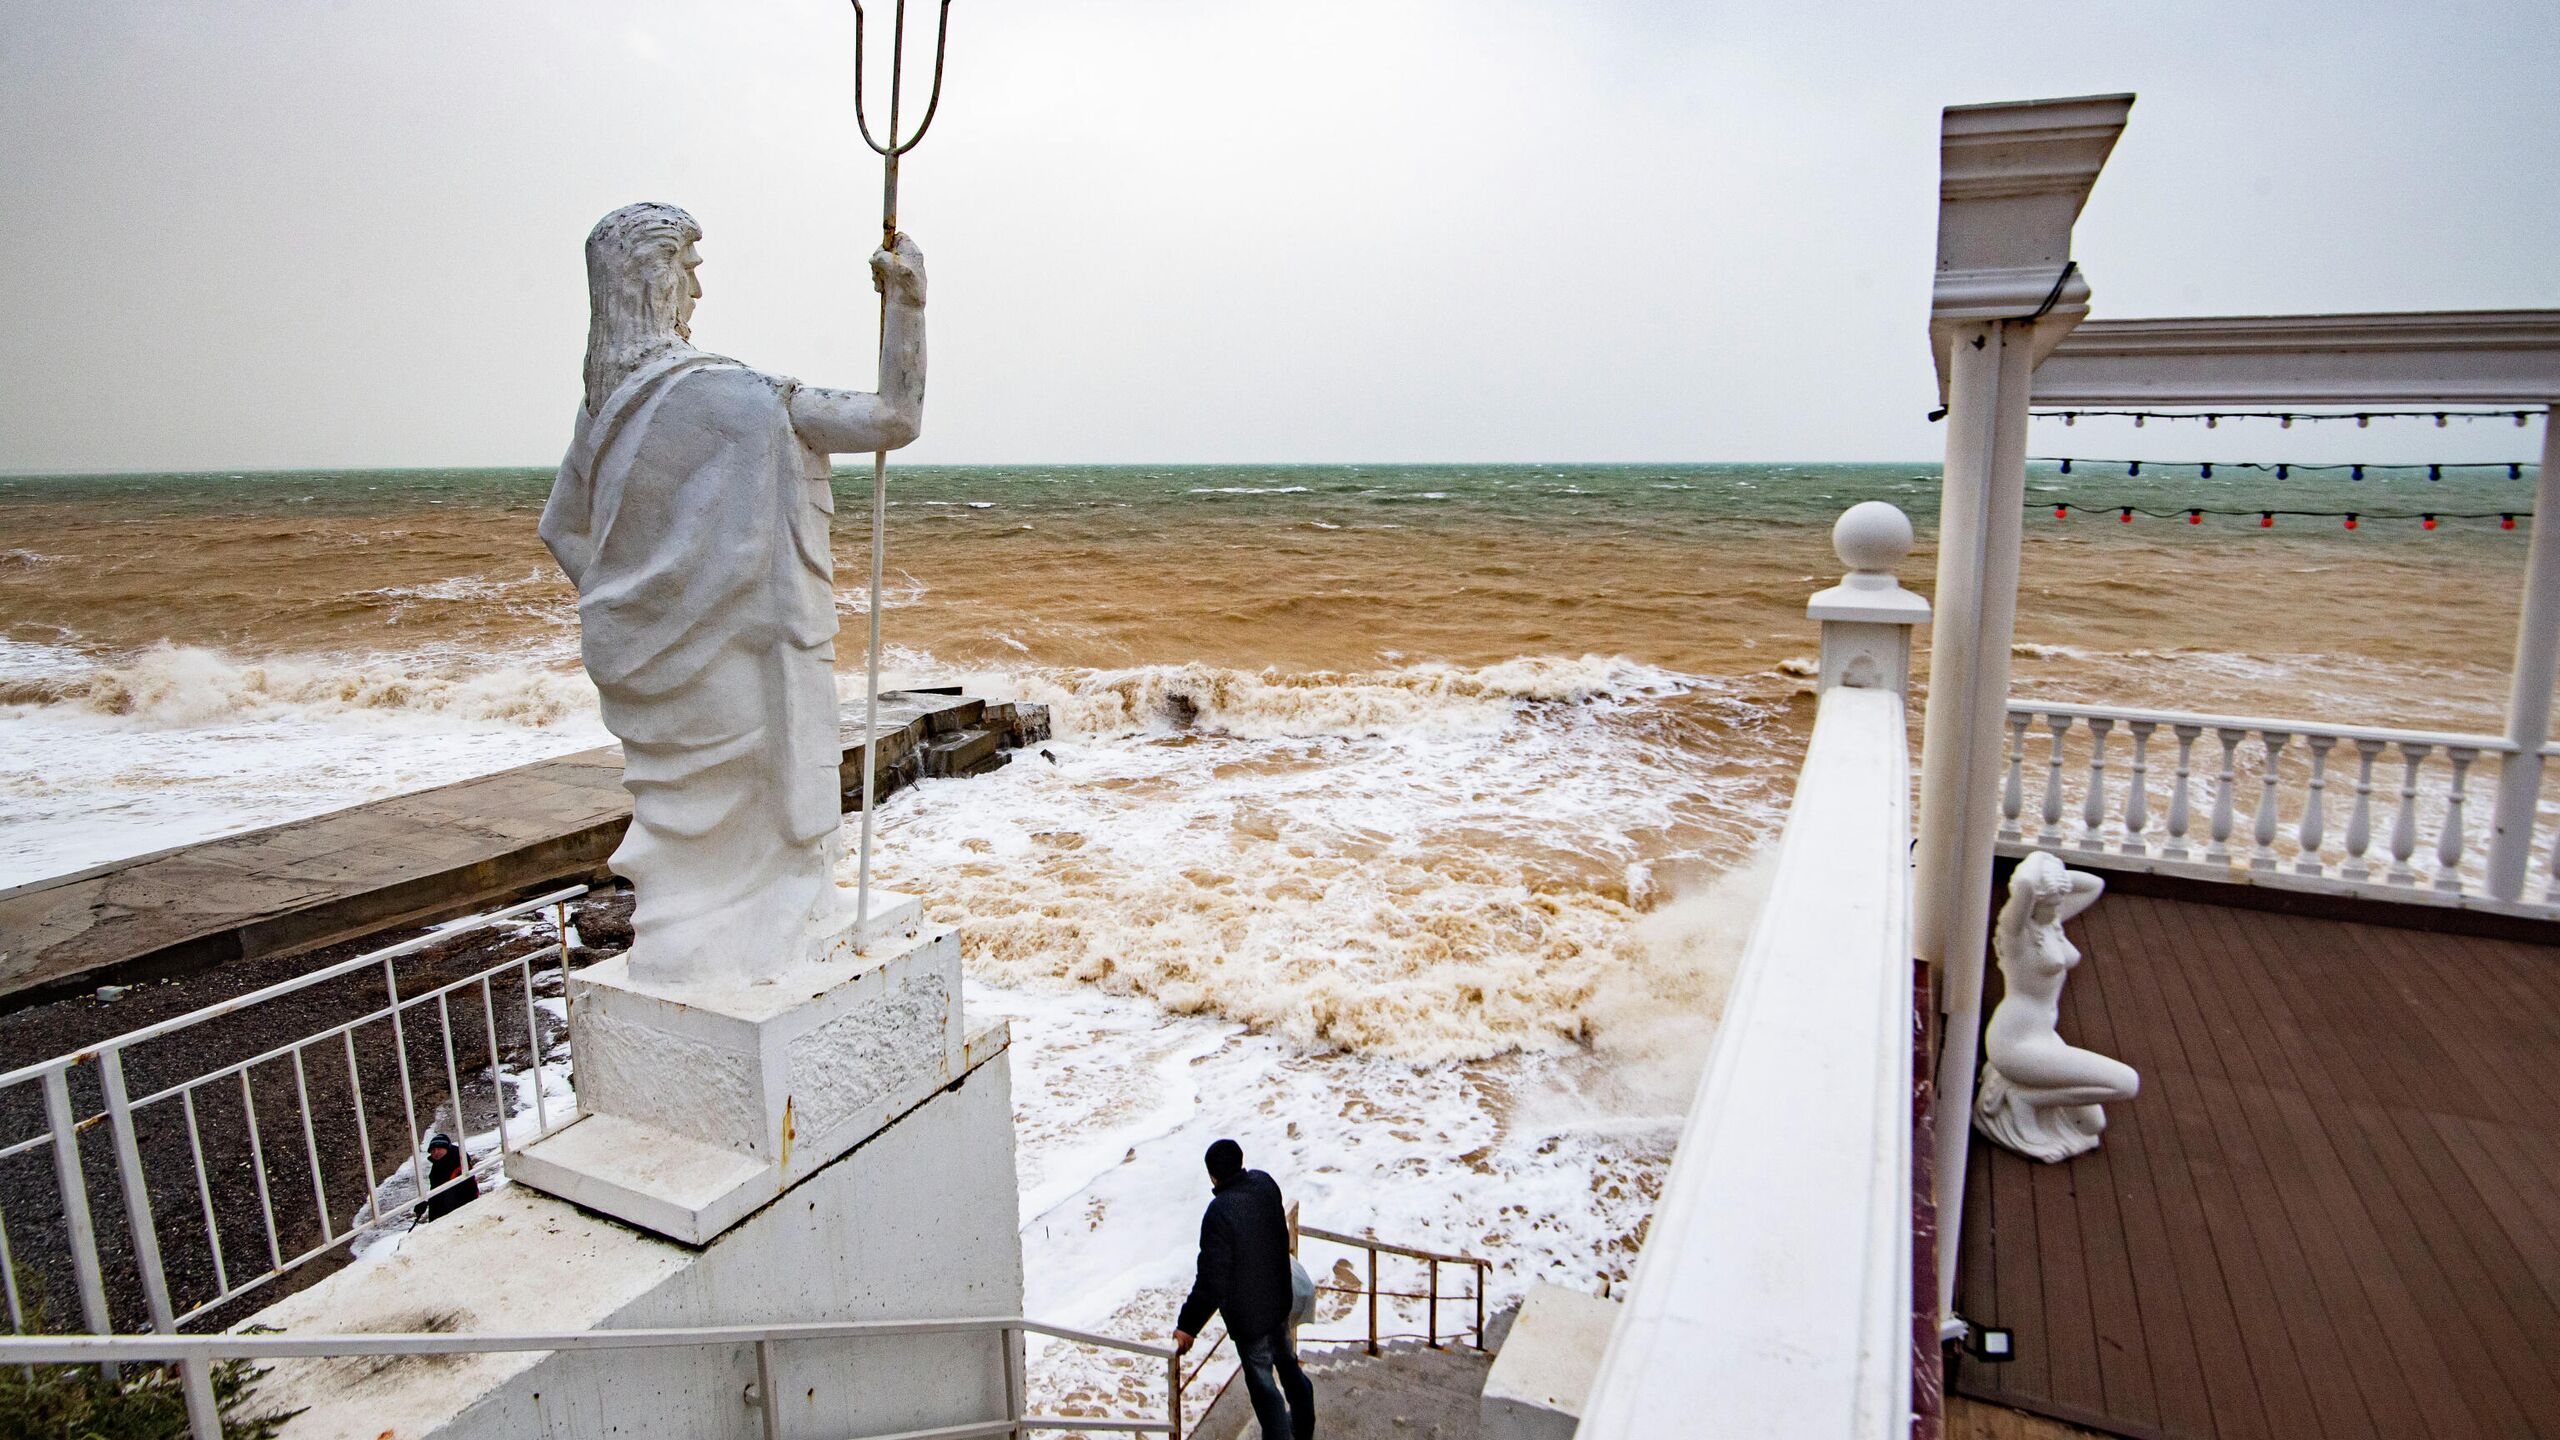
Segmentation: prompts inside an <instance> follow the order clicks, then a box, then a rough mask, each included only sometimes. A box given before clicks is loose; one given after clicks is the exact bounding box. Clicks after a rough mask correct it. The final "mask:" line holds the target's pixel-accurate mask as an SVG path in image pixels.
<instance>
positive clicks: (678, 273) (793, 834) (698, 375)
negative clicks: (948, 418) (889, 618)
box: [542, 204, 925, 985]
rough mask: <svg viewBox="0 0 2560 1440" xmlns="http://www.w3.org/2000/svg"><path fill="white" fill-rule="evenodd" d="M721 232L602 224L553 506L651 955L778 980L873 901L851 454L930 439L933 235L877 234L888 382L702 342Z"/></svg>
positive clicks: (668, 973)
mask: <svg viewBox="0 0 2560 1440" xmlns="http://www.w3.org/2000/svg"><path fill="white" fill-rule="evenodd" d="M701 236H702V231H701V228H700V227H699V226H697V225H696V224H695V223H694V220H693V217H692V216H690V215H687V214H686V213H685V212H683V211H682V210H679V209H677V208H675V207H674V206H672V205H654V204H650V205H627V206H624V207H623V208H622V209H619V210H616V211H614V212H613V213H612V214H610V215H607V216H606V217H604V219H602V220H600V221H598V222H597V223H596V228H595V230H594V231H593V232H592V233H591V234H589V235H588V236H587V293H588V300H589V304H590V306H591V307H592V308H591V312H590V315H591V318H590V320H589V322H588V327H587V365H586V397H585V404H584V406H583V407H582V408H581V410H580V411H579V413H578V418H577V428H576V431H575V434H574V436H573V438H572V439H571V441H570V443H569V453H568V457H567V458H566V459H564V460H562V461H561V462H560V474H559V478H558V479H557V480H556V481H554V482H553V484H552V487H551V501H550V504H549V505H547V506H546V507H544V509H543V512H542V541H543V543H544V544H545V545H547V546H549V547H550V548H551V553H552V555H553V556H554V557H555V558H557V559H558V560H559V562H560V568H561V569H562V570H564V571H566V572H568V576H569V579H570V581H571V583H573V584H575V585H576V586H577V587H578V620H579V625H580V648H581V651H582V653H583V655H584V657H585V660H586V667H587V674H588V675H589V676H591V677H593V678H594V680H595V685H596V691H597V693H598V695H599V696H601V697H602V701H603V710H604V723H605V726H606V728H608V729H610V730H611V731H612V732H613V733H614V735H615V737H616V738H618V739H620V740H621V741H622V751H623V771H622V775H623V785H624V787H625V788H627V789H628V790H630V792H631V801H632V815H631V828H630V830H629V832H628V833H626V834H625V835H624V837H623V840H622V844H621V846H620V847H619V848H617V849H616V850H615V851H614V852H613V859H612V865H613V868H614V870H615V871H616V872H617V873H619V874H621V875H622V876H623V877H624V878H626V879H628V880H630V882H631V884H632V888H633V891H634V893H635V897H636V902H637V908H636V909H635V911H634V912H633V915H632V926H633V931H634V936H633V943H632V946H631V952H630V968H631V977H632V978H633V979H634V980H637V981H641V982H643V983H649V984H660V985H702V984H721V983H733V982H739V981H757V980H769V979H772V978H773V977H775V976H776V975H778V974H779V973H781V972H782V971H783V970H785V969H788V968H789V967H790V966H792V965H793V964H795V963H797V962H798V961H799V960H801V959H802V958H803V957H804V956H805V955H807V954H809V953H810V951H811V949H812V946H813V943H814V942H815V941H817V940H820V939H822V938H824V937H827V936H830V935H833V934H834V933H835V932H837V931H840V930H842V929H844V928H846V927H847V926H848V925H850V924H851V923H852V920H853V916H852V908H853V907H852V906H851V905H850V904H849V903H846V902H845V901H844V900H841V899H839V895H838V891H837V888H836V885H835V879H834V874H833V871H834V865H835V860H836V857H837V854H838V849H839V847H838V843H837V838H836V837H837V827H838V822H839V821H840V819H841V818H842V795H843V789H842V786H841V785H840V783H839V780H838V767H839V763H840V761H841V759H842V750H841V747H840V744H839V738H838V732H837V719H836V692H835V635H836V603H835V579H834V566H833V564H832V561H831V558H830V555H829V552H828V548H827V522H828V516H829V515H830V514H831V513H832V512H833V510H834V508H835V504H834V498H833V492H832V491H831V490H830V488H829V480H830V474H831V465H830V460H829V457H830V456H832V455H836V454H843V453H849V452H858V451H865V450H889V449H895V448H897V447H899V446H902V445H906V444H908V443H909V442H911V441H913V440H914V439H915V438H916V433H917V430H918V428H919V426H920V424H921V423H922V415H923V409H924V289H925V282H924V256H923V254H922V253H921V252H920V251H918V250H917V249H916V247H915V244H914V242H912V241H910V240H908V239H907V238H906V237H905V236H903V235H902V236H899V237H898V238H897V240H896V242H895V245H894V247H893V248H891V249H886V250H881V251H878V252H876V253H875V254H873V255H872V257H871V273H872V282H873V284H874V285H875V286H876V287H877V288H878V289H879V291H880V292H881V296H882V301H883V312H884V313H883V323H882V326H881V338H880V393H879V394H877V395H868V394H863V393H860V392H857V391H847V390H824V389H820V388H818V387H816V386H814V385H803V384H800V383H799V382H798V381H796V380H789V379H785V378H783V377H781V376H777V375H767V374H764V373H762V372H760V371H756V370H751V369H749V368H747V367H746V366H744V365H741V364H739V363H738V362H736V361H734V360H729V359H724V358H722V357H721V356H718V355H708V354H705V353H703V352H702V351H700V350H696V349H695V348H693V344H692V331H691V328H690V322H691V320H692V318H693V307H694V302H695V301H696V300H697V299H699V298H700V297H701V295H702V286H701V283H700V282H699V281H698V280H697V279H696V278H695V274H694V271H695V268H696V267H697V266H699V265H700V264H701V256H700V255H699V254H698V253H697V252H696V250H695V242H696V241H698V240H700V239H701ZM867 603H873V604H876V603H878V597H876V596H874V597H868V600H867Z"/></svg>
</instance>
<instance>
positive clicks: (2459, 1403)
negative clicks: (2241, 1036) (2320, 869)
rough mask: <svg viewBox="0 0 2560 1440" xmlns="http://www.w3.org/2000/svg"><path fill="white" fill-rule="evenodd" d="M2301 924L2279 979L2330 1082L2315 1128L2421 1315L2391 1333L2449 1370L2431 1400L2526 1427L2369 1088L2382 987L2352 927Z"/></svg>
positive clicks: (2490, 1428)
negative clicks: (2408, 1329)
mask: <svg viewBox="0 0 2560 1440" xmlns="http://www.w3.org/2000/svg"><path fill="white" fill-rule="evenodd" d="M2285 923H2287V924H2288V925H2291V926H2294V927H2306V926H2307V927H2309V929H2308V930H2307V931H2302V932H2301V933H2300V934H2299V938H2297V940H2296V941H2295V942H2294V944H2295V945H2296V946H2297V947H2300V948H2304V949H2309V950H2312V951H2314V952H2315V954H2316V957H2317V958H2316V959H2305V960H2300V961H2297V962H2296V963H2295V965H2294V967H2293V969H2292V971H2291V972H2290V973H2289V974H2285V975H2283V979H2284V980H2285V981H2287V982H2289V983H2288V984H2287V986H2286V993H2287V994H2288V995H2290V996H2291V997H2292V999H2293V1003H2294V1005H2295V1007H2296V1009H2297V1013H2299V1014H2300V1015H2301V1016H2302V1017H2303V1025H2304V1028H2305V1029H2306V1031H2307V1032H2309V1033H2311V1034H2313V1035H2316V1036H2318V1037H2319V1044H2318V1046H2317V1047H2316V1050H2315V1053H2316V1054H2318V1055H2319V1056H2320V1057H2321V1064H2320V1073H2321V1074H2322V1075H2323V1076H2325V1077H2326V1078H2327V1080H2328V1082H2329V1087H2330V1094H2329V1095H2328V1096H2326V1097H2323V1100H2322V1116H2323V1124H2324V1128H2325V1129H2326V1130H2327V1131H2328V1133H2329V1135H2330V1137H2331V1140H2332V1142H2333V1143H2334V1144H2335V1145H2336V1147H2337V1151H2338V1154H2339V1157H2340V1159H2341V1161H2342V1162H2343V1163H2344V1164H2345V1166H2346V1168H2347V1171H2348V1173H2349V1175H2350V1176H2351V1177H2352V1183H2353V1184H2354V1186H2355V1188H2356V1190H2357V1192H2358V1193H2359V1194H2360V1195H2361V1196H2362V1197H2363V1198H2364V1201H2365V1205H2366V1207H2367V1210H2368V1212H2369V1213H2370V1214H2371V1216H2372V1218H2373V1225H2374V1231H2375V1236H2376V1239H2377V1242H2378V1243H2379V1245H2380V1246H2381V1250H2382V1253H2383V1254H2384V1255H2385V1256H2387V1257H2388V1258H2389V1261H2390V1263H2391V1265H2392V1266H2393V1268H2394V1269H2395V1270H2396V1272H2397V1274H2398V1277H2399V1280H2400V1283H2401V1284H2402V1285H2403V1286H2404V1287H2405V1288H2406V1290H2407V1292H2408V1294H2409V1296H2410V1298H2411V1300H2412V1301H2413V1302H2414V1303H2415V1304H2416V1305H2417V1307H2418V1309H2419V1310H2420V1312H2421V1313H2422V1314H2423V1315H2424V1317H2425V1319H2424V1323H2423V1325H2422V1327H2421V1328H2420V1329H2419V1330H2418V1331H2416V1332H2415V1333H2414V1334H2411V1335H2408V1336H2402V1337H2395V1338H2400V1339H2405V1340H2407V1341H2408V1342H2409V1343H2410V1344H2412V1345H2424V1346H2426V1347H2428V1348H2430V1349H2432V1350H2433V1351H2434V1353H2435V1355H2436V1356H2437V1357H2438V1358H2439V1359H2441V1360H2442V1362H2443V1363H2444V1365H2445V1368H2446V1369H2447V1370H2448V1371H2449V1372H2450V1373H2451V1379H2452V1385H2451V1391H2450V1393H2449V1394H2448V1393H2443V1392H2434V1393H2428V1392H2421V1397H2420V1398H2421V1399H2422V1401H2424V1402H2425V1403H2426V1404H2428V1405H2429V1407H2430V1408H2431V1409H2447V1410H2450V1409H2465V1410H2468V1411H2469V1413H2470V1414H2471V1415H2472V1416H2473V1417H2474V1418H2475V1419H2476V1420H2477V1422H2478V1424H2479V1426H2480V1428H2481V1429H2483V1430H2485V1431H2487V1432H2488V1433H2491V1434H2500V1435H2507V1434H2520V1433H2527V1421H2526V1417H2525V1413H2524V1411H2523V1409H2522V1408H2521V1407H2519V1406H2518V1405H2517V1403H2516V1400H2515V1397H2514V1395H2513V1394H2512V1392H2511V1391H2510V1390H2509V1388H2508V1387H2507V1385H2506V1383H2505V1381H2504V1380H2503V1379H2502V1378H2501V1376H2500V1373H2499V1369H2498V1367H2497V1366H2496V1365H2495V1364H2494V1363H2493V1362H2492V1361H2491V1360H2490V1359H2489V1357H2488V1355H2487V1352H2486V1345H2487V1343H2488V1337H2487V1336H2486V1335H2485V1334H2484V1333H2483V1332H2482V1330H2481V1328H2480V1327H2479V1325H2478V1324H2477V1323H2476V1320H2475V1316H2474V1314H2473V1312H2472V1310H2471V1308H2470V1307H2469V1306H2468V1305H2467V1304H2466V1303H2465V1301H2464V1299H2463V1297H2462V1296H2461V1295H2460V1294H2459V1293H2458V1292H2457V1290H2456V1288H2455V1285H2454V1283H2453V1282H2452V1281H2451V1280H2450V1279H2449V1278H2448V1275H2447V1272H2446V1270H2445V1268H2444V1263H2443V1254H2442V1252H2441V1250H2440V1248H2439V1246H2438V1244H2437V1243H2436V1237H2434V1236H2431V1235H2430V1234H2429V1233H2428V1232H2429V1231H2430V1230H2431V1229H2432V1228H2434V1227H2435V1226H2438V1225H2441V1224H2442V1223H2443V1216H2442V1215H2441V1213H2440V1212H2439V1211H2438V1209H2437V1208H2436V1205H2437V1202H2436V1200H2435V1198H2434V1196H2433V1195H2432V1194H2431V1193H2430V1192H2429V1191H2428V1189H2427V1187H2426V1186H2425V1185H2424V1184H2423V1182H2422V1181H2421V1180H2419V1179H2418V1178H2417V1177H2416V1173H2415V1167H2414V1165H2413V1164H2412V1163H2411V1162H2410V1159H2409V1157H2408V1155H2407V1152H2406V1147H2405V1146H2404V1145H2403V1144H2401V1143H2400V1141H2399V1140H2398V1138H2397V1135H2396V1132H2395V1130H2394V1127H2393V1126H2392V1125H2391V1123H2390V1119H2389V1117H2388V1116H2387V1115H2386V1114H2385V1113H2384V1110H2383V1104H2382V1100H2381V1098H2380V1096H2379V1095H2378V1094H2377V1092H2376V1090H2375V1087H2374V1082H2373V1073H2372V1072H2373V1071H2374V1069H2375V1067H2376V1065H2377V1062H2378V1061H2379V1060H2380V1059H2381V1057H2382V1056H2383V1055H2384V1054H2385V1053H2386V1052H2388V1051H2389V1050H2390V1049H2391V1048H2392V1047H2393V1046H2394V1045H2395V1044H2397V1043H2398V1042H2397V1040H2396V1039H2395V1038H2394V1036H2393V1035H2391V1034H2388V1033H2383V1032H2384V1031H2385V1029H2386V1027H2384V1026H2383V1025H2382V1024H2381V1023H2380V1021H2379V1020H2378V1019H2377V1016H2379V1015H2382V1014H2386V1013H2387V1010H2386V1009H2385V1008H2384V1001H2383V991H2384V989H2385V987H2384V986H2382V985H2380V984H2377V983H2376V982H2377V979H2378V977H2376V976H2374V975H2373V974H2371V973H2369V966H2370V961H2369V959H2360V958H2359V957H2360V956H2361V950H2360V947H2358V946H2356V945H2355V944H2354V942H2353V939H2352V935H2351V932H2352V931H2353V930H2355V929H2358V928H2361V927H2355V926H2345V925H2330V924H2327V923H2325V922H2318V921H2303V920H2292V921H2288V922H2285Z"/></svg>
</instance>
